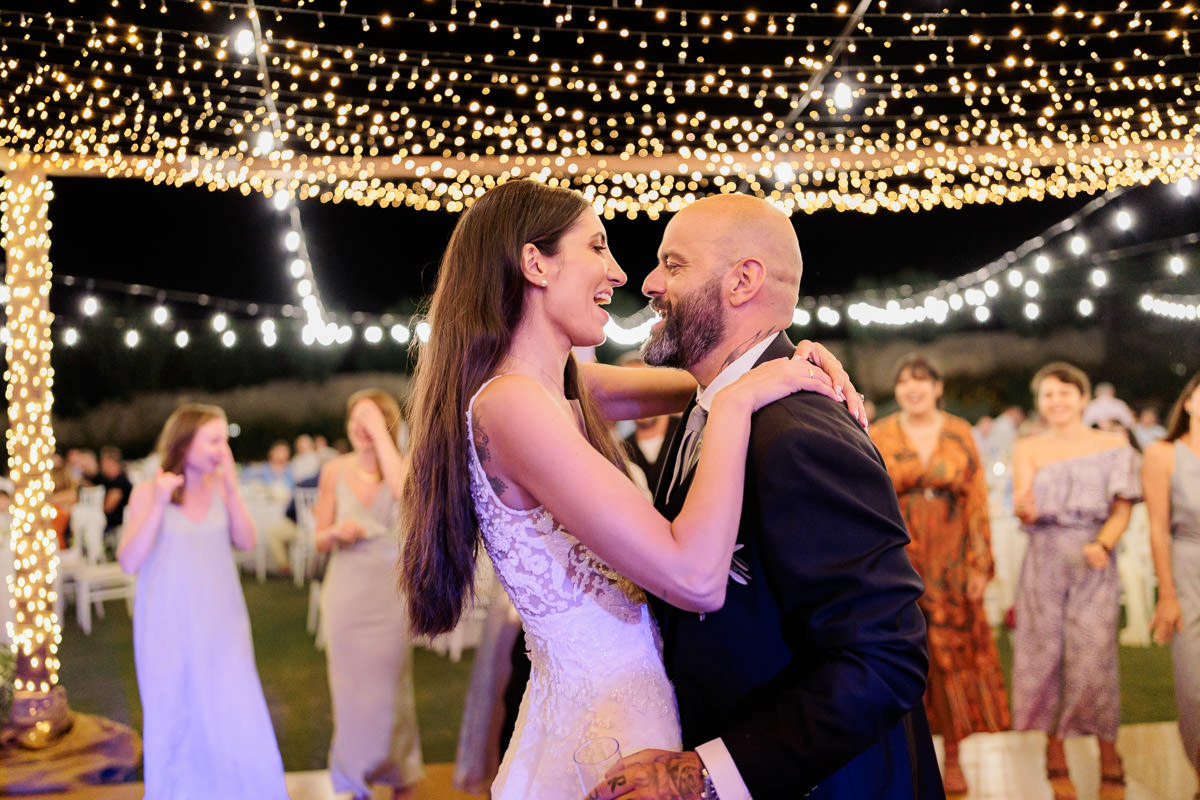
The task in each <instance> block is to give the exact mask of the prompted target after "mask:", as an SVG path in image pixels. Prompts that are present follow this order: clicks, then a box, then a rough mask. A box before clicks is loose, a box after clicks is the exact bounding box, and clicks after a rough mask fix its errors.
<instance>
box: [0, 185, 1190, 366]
mask: <svg viewBox="0 0 1200 800" xmlns="http://www.w3.org/2000/svg"><path fill="white" fill-rule="evenodd" d="M1196 193H1197V183H1196V182H1193V181H1191V180H1189V179H1183V180H1181V181H1179V182H1178V183H1176V184H1175V185H1174V186H1172V187H1171V188H1170V191H1169V192H1168V196H1170V197H1174V198H1175V199H1176V202H1179V203H1188V202H1189V199H1190V198H1192V197H1193V196H1194V195H1195V194H1196ZM1124 196H1125V191H1124V190H1114V191H1112V192H1109V193H1106V194H1105V195H1102V196H1100V197H1097V198H1095V199H1094V200H1092V201H1090V202H1089V203H1088V204H1087V205H1085V206H1084V207H1082V208H1081V209H1079V210H1078V211H1076V212H1075V213H1074V214H1072V215H1070V216H1068V217H1066V218H1065V219H1062V220H1060V221H1059V222H1056V223H1055V224H1054V225H1052V226H1050V227H1049V228H1047V229H1046V230H1045V231H1043V232H1042V233H1041V234H1039V235H1038V236H1035V237H1033V238H1031V239H1029V240H1027V241H1025V242H1023V243H1022V244H1021V245H1020V246H1018V247H1016V248H1014V249H1013V250H1012V251H1010V252H1008V253H1006V254H1005V255H1003V256H1002V257H1000V258H998V259H995V260H994V261H991V262H989V263H987V264H985V265H983V266H981V267H978V268H976V269H973V270H970V271H968V272H965V273H963V274H961V275H959V276H958V277H956V278H953V279H951V280H944V281H940V282H938V283H936V284H934V285H931V286H928V287H926V288H916V289H914V288H913V287H907V286H905V287H891V288H888V289H879V290H872V291H868V292H858V293H853V294H844V295H842V294H839V295H823V296H815V297H806V298H804V300H803V302H802V303H801V305H800V306H799V307H798V308H797V309H796V311H795V313H794V315H793V322H794V323H795V325H797V326H798V327H800V328H812V327H813V326H815V330H818V331H819V330H821V329H830V328H833V327H834V326H838V325H844V324H853V325H856V326H859V327H863V328H867V327H875V328H881V329H884V330H889V329H899V328H906V327H909V326H912V325H919V324H926V325H943V324H946V323H949V322H953V321H955V320H956V319H957V318H960V317H961V318H963V320H964V321H965V323H966V324H968V325H970V324H977V325H983V324H987V323H989V322H992V321H993V317H994V315H995V314H996V311H995V305H996V303H998V302H1001V301H1004V300H1005V299H1009V300H1013V299H1015V300H1017V301H1019V303H1020V308H1021V313H1022V315H1023V316H1024V317H1025V318H1026V319H1027V320H1029V321H1031V322H1032V321H1035V320H1038V319H1040V318H1041V317H1042V307H1043V305H1044V304H1045V303H1046V302H1056V303H1063V302H1068V298H1066V297H1065V295H1062V294H1061V292H1060V293H1059V295H1058V296H1056V297H1053V298H1052V297H1051V296H1050V291H1051V290H1050V289H1049V287H1048V284H1047V282H1048V281H1049V280H1050V279H1051V277H1061V276H1062V275H1063V274H1064V273H1070V275H1073V276H1074V278H1073V280H1074V283H1073V284H1071V288H1070V289H1069V291H1073V292H1074V293H1075V296H1074V298H1073V299H1069V302H1070V303H1071V304H1072V306H1073V308H1074V312H1075V314H1076V315H1077V316H1078V318H1081V319H1086V318H1088V317H1091V316H1093V315H1094V314H1095V313H1096V312H1097V309H1098V306H1097V299H1098V296H1100V295H1102V294H1104V293H1106V292H1110V291H1112V290H1114V289H1116V288H1119V287H1118V284H1120V283H1121V280H1120V278H1119V276H1117V275H1114V274H1113V273H1112V269H1113V268H1114V266H1119V265H1120V264H1123V263H1125V262H1127V261H1128V260H1129V259H1131V258H1137V259H1138V260H1139V261H1142V262H1155V263H1156V264H1157V270H1158V275H1159V279H1158V281H1157V283H1156V285H1161V286H1170V285H1171V284H1172V283H1173V282H1174V281H1175V280H1176V279H1179V278H1182V277H1183V276H1185V275H1187V274H1189V272H1190V269H1191V262H1193V261H1194V260H1195V259H1196V258H1198V257H1200V232H1196V231H1192V232H1188V233H1182V234H1179V235H1174V236H1167V237H1160V238H1156V239H1150V238H1142V239H1139V240H1138V241H1136V242H1134V243H1128V244H1122V245H1119V246H1107V245H1105V246H1101V247H1097V246H1096V245H1095V244H1093V242H1092V241H1091V239H1092V238H1094V237H1090V236H1089V233H1088V228H1089V226H1110V227H1111V229H1112V230H1116V231H1120V232H1129V231H1132V230H1133V229H1135V228H1136V227H1138V224H1139V220H1138V218H1137V217H1138V215H1137V213H1136V210H1135V209H1134V208H1133V207H1132V205H1131V204H1127V203H1124V202H1122V199H1123V198H1124ZM270 202H271V203H272V204H273V205H275V206H276V208H279V207H281V206H283V204H282V203H279V196H278V195H276V196H274V197H272V198H271V199H270ZM288 208H290V209H291V210H293V211H294V210H295V209H294V206H288ZM1147 233H1148V234H1150V233H1152V231H1147ZM296 240H297V236H296V235H294V231H293V230H288V232H287V233H286V234H285V235H284V236H283V237H282V240H281V252H282V253H283V254H284V255H285V256H287V257H290V256H291V255H293V253H292V252H291V248H293V247H294V245H295V243H296ZM310 270H311V267H310ZM291 274H292V276H293V277H296V276H297V275H299V274H300V271H299V270H298V269H292V272H291ZM309 274H311V272H310V273H309ZM54 280H55V282H56V283H58V284H59V285H61V286H63V287H69V288H71V289H73V290H75V291H77V292H80V295H79V299H78V305H77V308H76V310H75V311H74V313H71V312H70V311H66V312H64V313H63V314H61V315H60V323H59V325H58V326H57V327H58V342H59V344H60V345H62V346H63V347H66V348H75V347H79V346H81V345H82V344H84V342H83V335H84V332H83V329H82V327H83V326H82V325H81V324H80V321H89V320H98V319H102V318H103V317H104V314H105V310H104V309H105V303H104V301H103V300H102V299H101V298H102V296H104V295H111V296H113V297H117V298H122V299H125V298H129V297H135V298H136V297H144V298H146V299H147V301H148V305H147V310H146V312H145V318H144V319H143V320H142V321H141V322H140V323H139V321H138V320H137V319H135V318H133V317H132V316H131V315H129V314H128V313H126V312H124V311H122V312H120V313H119V314H116V315H114V316H113V317H112V322H111V324H113V325H116V326H118V327H119V328H120V338H121V341H122V342H123V343H124V344H125V345H126V346H127V347H130V348H136V347H139V346H141V345H142V344H143V343H144V341H145V339H146V336H145V331H146V330H147V329H161V330H167V331H173V334H172V337H171V339H172V341H173V343H174V345H175V346H176V347H177V348H180V349H185V348H187V347H189V346H191V345H193V344H195V342H196V339H195V337H196V336H198V335H208V336H212V337H215V338H216V340H217V341H219V342H220V343H221V344H222V345H223V346H225V347H230V348H232V347H234V346H235V345H236V344H238V343H239V341H242V339H239V335H238V333H237V329H239V328H241V329H243V330H245V329H247V328H251V327H253V328H255V329H257V334H258V336H259V340H260V341H261V344H262V346H264V347H267V348H271V347H274V346H276V344H277V342H278V341H279V337H280V335H281V334H282V333H283V332H284V330H285V329H286V330H290V331H291V332H292V333H294V334H295V338H296V339H298V340H299V341H300V342H302V343H303V344H304V345H309V346H311V345H318V346H330V345H335V344H336V345H346V344H349V343H350V342H351V341H353V340H354V339H355V338H356V337H359V338H361V340H362V341H363V342H365V343H366V344H368V345H372V346H375V345H388V344H390V345H393V346H396V345H401V346H415V345H417V344H418V343H420V342H422V341H427V340H428V336H429V327H428V325H427V324H426V323H425V322H424V321H423V319H422V318H421V316H420V315H419V314H396V313H389V314H367V313H364V312H352V313H343V314H338V313H336V312H330V313H329V318H328V321H327V322H326V324H325V328H324V330H325V331H326V332H327V333H326V335H324V336H320V337H317V336H314V335H313V333H312V329H311V326H310V325H309V324H308V323H307V322H305V319H306V316H307V308H306V307H305V306H303V305H299V304H265V303H254V302H248V301H244V300H234V299H230V298H222V297H213V296H211V295H207V294H198V293H193V292H182V291H176V290H167V289H160V288H155V287H151V286H145V285H141V284H128V283H122V282H116V281H104V280H97V279H91V278H81V277H77V276H72V275H59V276H56V277H55V279H54ZM303 280H306V279H303V278H302V279H300V280H298V281H297V282H296V284H295V287H294V288H295V291H296V297H297V301H298V302H302V301H303V300H305V299H306V298H308V297H311V296H312V293H315V291H316V289H315V285H314V286H312V287H311V288H310V287H309V286H306V285H304V283H303ZM1141 280H1142V279H1141V278H1140V277H1139V278H1137V279H1131V280H1126V281H1124V285H1125V287H1126V288H1127V287H1128V286H1129V285H1131V284H1136V285H1138V286H1141ZM1067 283H1068V284H1070V283H1071V280H1070V279H1068V280H1067ZM1138 296H1139V299H1138V302H1137V307H1138V308H1139V309H1141V310H1142V311H1145V312H1148V313H1153V314H1157V315H1159V316H1163V317H1167V318H1170V319H1175V320H1179V321H1187V322H1194V321H1197V319H1198V316H1197V311H1198V310H1200V298H1198V297H1196V296H1193V295H1188V294H1165V293H1161V292H1141V293H1140V294H1139V295H1138ZM3 299H5V298H0V300H3ZM185 307H187V308H190V309H191V311H190V312H189V313H187V314H180V313H179V312H178V310H177V309H179V308H185ZM197 312H200V313H199V314H198V313H197ZM205 313H207V314H209V316H208V317H207V318H203V315H204V314H205ZM198 316H199V317H201V319H199V320H198V319H197V318H198ZM72 318H74V320H73V319H72ZM75 320H79V321H75ZM655 320H656V316H655V315H654V314H653V313H652V312H648V311H647V310H645V309H643V310H642V311H639V312H638V313H636V314H634V315H631V316H628V317H616V316H614V317H613V318H612V319H611V320H610V322H609V325H608V327H607V329H606V333H607V334H608V336H609V339H610V341H612V342H613V343H614V344H616V345H619V346H622V347H628V346H633V345H637V344H640V343H641V342H643V341H644V340H645V339H646V337H647V335H648V334H649V328H650V326H651V325H652V324H653V322H654V321H655ZM89 324H90V323H89ZM205 329H207V330H205ZM246 335H249V334H243V338H244V337H245V336H246Z"/></svg>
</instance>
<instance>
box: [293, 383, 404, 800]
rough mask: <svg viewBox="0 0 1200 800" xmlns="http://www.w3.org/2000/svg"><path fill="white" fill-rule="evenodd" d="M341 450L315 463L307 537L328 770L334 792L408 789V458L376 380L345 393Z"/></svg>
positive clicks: (391, 406)
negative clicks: (321, 655)
mask: <svg viewBox="0 0 1200 800" xmlns="http://www.w3.org/2000/svg"><path fill="white" fill-rule="evenodd" d="M347 411H348V419H347V422H346V431H347V434H348V436H349V439H350V446H351V448H352V450H351V452H349V453H347V454H346V455H343V456H339V457H337V458H335V459H334V460H332V461H330V462H329V463H327V464H326V465H325V466H324V467H322V468H321V477H320V481H319V483H318V489H317V504H316V508H315V509H314V513H315V516H316V546H317V549H318V550H320V551H321V552H328V553H329V554H330V556H329V566H328V567H327V569H326V571H325V580H324V586H323V590H322V596H321V615H322V619H323V624H324V625H325V632H326V637H325V641H326V648H325V655H326V659H327V661H328V665H329V692H330V695H331V697H332V699H333V742H332V744H331V745H330V748H329V772H330V776H331V777H332V779H333V788H334V791H335V792H353V794H354V796H355V797H356V798H358V797H369V796H370V794H371V786H372V785H373V784H380V785H386V786H391V787H392V790H393V793H394V797H396V798H397V799H399V798H407V797H410V796H411V793H412V788H413V785H414V784H415V783H416V782H417V780H418V779H419V778H420V777H421V775H422V763H421V742H420V738H419V737H418V734H417V715H416V705H415V701H414V699H413V681H412V642H411V636H410V633H409V621H408V611H407V608H408V606H407V603H405V601H404V598H403V597H398V596H397V595H396V577H395V565H396V561H397V559H398V558H399V556H400V545H399V542H398V540H397V538H396V534H395V531H396V530H397V522H398V518H399V514H400V503H399V497H400V487H401V485H402V484H403V480H404V473H405V472H406V471H407V469H408V459H407V458H406V457H405V456H403V455H401V454H400V451H399V450H398V449H397V447H396V431H397V430H398V429H399V426H400V419H401V418H400V407H399V405H398V404H397V403H396V400H395V399H394V398H393V397H392V396H391V395H389V394H387V393H386V392H383V391H380V390H378V389H363V390H362V391H359V392H356V393H354V394H353V395H352V396H351V397H350V400H349V402H348V403H347Z"/></svg>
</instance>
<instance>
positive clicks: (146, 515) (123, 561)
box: [117, 469, 183, 575]
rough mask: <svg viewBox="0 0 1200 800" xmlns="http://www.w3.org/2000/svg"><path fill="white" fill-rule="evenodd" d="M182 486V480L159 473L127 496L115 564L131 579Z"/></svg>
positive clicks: (154, 539) (140, 564) (148, 552)
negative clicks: (167, 508) (173, 494)
mask: <svg viewBox="0 0 1200 800" xmlns="http://www.w3.org/2000/svg"><path fill="white" fill-rule="evenodd" d="M182 485H183V476H182V475H180V474H178V473H175V472H163V471H162V470H161V469H160V470H159V471H158V473H157V474H156V475H155V476H154V480H153V481H148V482H146V483H139V484H138V485H137V486H135V487H134V489H133V491H132V492H131V493H130V495H129V505H128V506H127V507H126V508H125V524H124V525H123V526H122V528H121V541H120V543H119V544H118V545H117V563H119V564H120V565H121V569H123V570H125V572H127V573H129V574H130V575H132V574H134V573H135V572H137V571H138V570H139V569H141V568H142V564H143V563H144V562H145V561H146V556H148V555H150V551H151V550H152V549H154V543H155V541H157V540H158V529H159V528H160V527H161V526H162V517H163V511H165V510H166V507H167V503H170V502H171V493H172V492H174V491H175V489H177V488H178V487H180V486H182Z"/></svg>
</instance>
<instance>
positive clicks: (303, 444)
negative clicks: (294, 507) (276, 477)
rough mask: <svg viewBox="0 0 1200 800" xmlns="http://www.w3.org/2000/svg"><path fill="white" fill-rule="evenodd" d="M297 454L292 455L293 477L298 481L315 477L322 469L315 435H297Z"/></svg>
mask: <svg viewBox="0 0 1200 800" xmlns="http://www.w3.org/2000/svg"><path fill="white" fill-rule="evenodd" d="M294 450H295V455H293V456H292V478H293V479H295V481H296V483H300V482H301V481H304V480H308V479H309V478H312V477H315V476H316V475H317V473H319V472H320V471H321V455H320V453H318V452H317V447H316V444H315V443H314V442H313V437H311V436H309V435H308V434H307V433H302V434H300V435H299V436H297V437H296V443H295V448H294Z"/></svg>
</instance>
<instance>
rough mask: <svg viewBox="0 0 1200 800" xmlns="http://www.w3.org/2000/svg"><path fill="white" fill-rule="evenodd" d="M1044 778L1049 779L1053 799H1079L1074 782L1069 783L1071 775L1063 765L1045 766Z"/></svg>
mask: <svg viewBox="0 0 1200 800" xmlns="http://www.w3.org/2000/svg"><path fill="white" fill-rule="evenodd" d="M1046 778H1047V779H1049V781H1050V789H1051V790H1052V791H1053V792H1054V800H1078V799H1079V794H1078V793H1077V792H1076V791H1075V784H1073V783H1071V776H1070V774H1069V773H1068V772H1067V768H1066V767H1065V766H1062V767H1053V768H1052V767H1047V768H1046Z"/></svg>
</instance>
